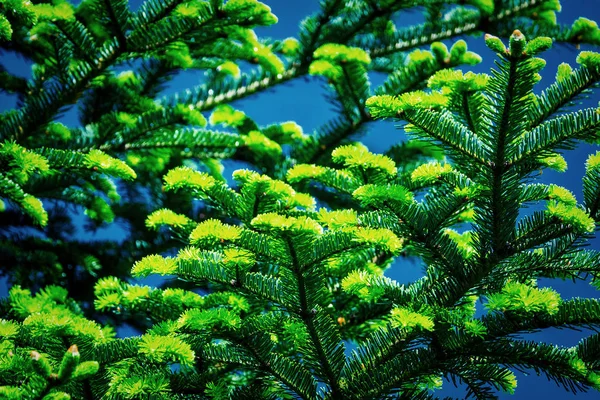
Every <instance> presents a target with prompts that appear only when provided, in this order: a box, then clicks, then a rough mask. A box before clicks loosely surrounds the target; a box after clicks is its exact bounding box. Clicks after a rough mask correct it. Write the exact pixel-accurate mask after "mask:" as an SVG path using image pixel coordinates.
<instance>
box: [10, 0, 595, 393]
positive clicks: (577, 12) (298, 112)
mask: <svg viewBox="0 0 600 400" xmlns="http://www.w3.org/2000/svg"><path fill="white" fill-rule="evenodd" d="M263 2H265V3H266V4H268V5H269V6H271V8H272V10H273V12H274V13H275V15H277V16H278V18H279V22H278V23H277V24H276V25H274V26H271V27H267V28H259V29H257V33H258V34H259V36H261V37H264V36H270V37H273V38H276V39H283V38H286V37H290V36H296V35H297V32H298V25H299V23H300V21H301V20H302V19H303V18H304V17H305V16H307V15H309V14H310V13H312V12H315V11H317V9H318V1H317V0H296V1H290V0H263ZM134 3H135V4H134ZM562 3H563V7H564V11H563V12H561V13H560V14H559V21H560V22H562V23H568V24H570V23H572V22H573V21H574V20H575V19H576V18H577V17H579V16H584V17H587V18H590V19H593V20H596V21H600V0H563V2H562ZM137 4H139V2H137V1H136V2H133V3H132V8H137ZM418 18H419V16H418V14H417V13H414V12H413V13H407V14H406V15H403V16H400V19H399V20H400V21H410V20H413V21H414V19H417V20H418ZM466 40H467V42H468V44H469V48H470V50H473V51H476V52H478V53H479V54H480V55H482V56H483V58H484V62H483V63H482V64H480V65H478V66H476V67H474V68H470V69H471V70H474V71H477V72H488V71H489V69H490V68H491V67H492V66H493V60H494V55H493V53H491V51H489V50H488V49H487V48H486V47H485V46H484V44H483V38H482V37H481V36H478V37H467V38H466ZM583 49H593V48H589V47H585V46H584V47H583V48H582V50H583ZM595 50H598V49H595ZM578 52H579V50H576V49H575V48H573V47H572V46H564V45H558V46H555V47H554V48H553V49H551V50H550V51H548V52H546V53H545V54H544V57H545V59H546V60H547V62H548V63H547V67H546V69H545V72H543V73H542V76H543V79H542V81H541V82H540V84H539V87H540V89H541V88H544V87H545V86H547V85H549V84H550V83H551V82H552V80H553V77H554V74H555V72H556V67H557V66H558V64H560V63H562V62H567V63H569V64H571V65H573V66H575V58H576V56H577V54H578ZM0 56H1V62H2V64H3V65H4V66H5V67H7V68H8V69H9V70H10V71H18V74H19V75H21V76H29V71H30V68H29V66H28V64H27V63H26V62H24V61H23V60H20V59H18V58H16V57H14V55H11V54H0ZM467 69H468V68H467ZM201 79H202V76H201V75H200V74H199V73H185V74H182V75H181V76H180V77H179V78H176V79H175V80H174V81H173V82H172V84H171V85H170V86H169V87H168V88H167V90H166V92H165V93H169V94H171V93H176V92H179V91H182V90H184V89H186V88H188V87H191V86H194V85H196V84H198V83H199V82H200V81H201ZM326 93H327V89H326V87H325V86H324V84H323V82H322V80H320V79H318V78H312V77H308V78H300V79H296V80H294V81H292V82H289V83H286V84H283V85H279V86H277V87H275V88H273V89H271V90H269V91H266V92H262V93H260V94H258V95H255V96H251V97H249V98H246V99H242V100H238V101H236V102H234V103H233V104H232V105H233V106H234V107H236V108H239V109H241V110H243V111H244V112H246V114H247V115H248V116H250V117H251V118H253V119H254V120H255V121H257V123H258V124H259V125H266V124H270V123H274V122H283V121H288V120H292V121H296V122H297V123H298V124H300V125H301V126H303V128H304V131H305V132H313V131H314V130H315V129H317V128H318V127H319V126H320V125H321V124H323V123H325V122H327V121H328V120H329V119H331V118H333V117H335V113H333V112H332V110H331V108H332V107H331V105H330V104H328V103H327V102H326V100H325V95H326ZM14 100H15V99H14V97H13V96H7V95H3V94H0V111H3V110H6V109H10V108H12V107H14V105H15V101H14ZM599 100H600V95H599V94H598V92H597V91H596V92H594V93H593V95H592V96H591V97H590V99H588V100H586V101H585V105H586V106H590V107H591V106H595V105H597V104H598V101H599ZM61 120H62V121H63V122H64V123H66V124H68V125H70V126H75V125H77V120H76V115H75V113H73V112H67V113H66V114H65V116H64V117H63V118H62V119H61ZM403 139H404V135H403V134H402V132H401V131H400V130H398V129H397V128H396V127H395V126H394V123H393V122H391V121H378V122H374V123H371V124H369V125H368V129H367V130H366V133H365V134H364V135H363V136H362V137H361V140H362V141H363V142H364V143H365V144H366V145H367V146H368V147H369V149H370V150H371V151H374V152H383V151H385V150H386V149H387V148H389V147H390V146H391V145H392V144H394V143H396V142H398V141H401V140H403ZM598 148H599V147H598V146H591V145H581V146H579V147H578V148H577V149H576V150H573V151H570V152H567V153H566V159H567V162H568V164H569V168H568V170H567V172H566V173H563V174H559V173H555V172H552V171H545V172H544V173H543V174H542V176H541V182H545V183H550V182H552V183H556V184H559V185H562V186H565V187H566V188H568V189H570V190H571V191H572V192H573V193H575V195H576V197H577V198H578V200H580V201H581V200H582V190H581V177H582V176H583V173H584V165H585V159H586V158H587V156H588V155H589V154H591V153H593V152H595V151H596V150H598ZM232 167H233V166H232ZM231 169H233V168H231ZM100 235H106V236H115V235H116V236H122V235H123V231H122V230H119V229H118V227H117V228H116V229H106V230H104V231H101V232H100ZM123 238H124V237H123ZM592 248H595V249H600V240H598V239H596V240H595V241H594V242H593V243H592ZM421 274H422V266H421V265H419V264H417V263H396V264H395V265H393V266H392V268H391V269H390V270H389V271H388V276H390V277H392V278H394V279H396V280H398V281H400V282H410V281H413V280H414V279H416V278H418V277H419V276H421ZM541 285H543V286H548V285H552V286H553V287H555V288H556V289H557V290H558V291H559V292H560V293H561V295H562V297H563V298H567V299H568V298H572V297H577V296H579V297H596V296H597V292H596V291H595V290H594V289H593V288H592V287H591V286H590V285H589V284H588V283H587V282H579V283H577V284H574V283H572V282H562V281H556V280H553V281H549V280H544V281H542V282H541ZM2 286H3V282H0V295H3V293H6V288H2ZM122 333H123V334H127V333H128V332H122ZM588 334H589V332H588V331H586V332H577V331H570V330H549V331H544V332H541V333H535V334H529V335H524V337H525V338H527V339H528V340H542V341H546V342H550V343H556V344H560V345H569V346H570V345H575V344H576V343H577V342H578V341H579V339H580V338H581V337H584V336H587V335H588ZM517 377H518V379H519V386H518V388H517V392H516V394H515V395H513V396H508V395H506V396H505V395H501V398H507V399H509V398H512V399H527V398H530V397H536V398H538V397H549V398H552V399H570V398H577V399H600V394H599V393H597V392H596V393H594V392H591V393H587V394H580V395H577V396H576V397H575V396H573V395H571V394H568V393H566V392H564V391H563V390H562V389H559V388H558V387H557V386H556V385H555V384H554V383H551V382H548V381H547V380H546V378H544V377H536V376H527V377H524V376H523V375H522V374H520V373H517ZM441 394H444V395H450V396H455V397H459V398H460V397H462V396H463V394H464V390H463V389H454V388H452V385H451V384H450V383H445V384H444V390H443V392H442V393H441Z"/></svg>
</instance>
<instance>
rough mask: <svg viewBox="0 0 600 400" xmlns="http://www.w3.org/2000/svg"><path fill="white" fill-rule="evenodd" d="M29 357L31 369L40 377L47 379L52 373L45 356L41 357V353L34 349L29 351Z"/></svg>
mask: <svg viewBox="0 0 600 400" xmlns="http://www.w3.org/2000/svg"><path fill="white" fill-rule="evenodd" d="M30 357H31V364H32V366H33V370H34V371H35V372H37V373H38V374H39V375H40V376H41V377H42V378H44V379H48V378H49V377H50V375H51V374H52V367H50V364H48V361H47V360H46V358H45V357H42V355H41V354H40V353H38V352H37V351H35V350H34V351H32V352H31V353H30Z"/></svg>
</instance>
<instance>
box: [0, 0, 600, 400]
mask: <svg viewBox="0 0 600 400" xmlns="http://www.w3.org/2000/svg"><path fill="white" fill-rule="evenodd" d="M1 4H3V5H4V6H3V7H2V8H0V11H1V12H2V14H0V49H8V50H12V51H17V52H20V53H21V54H23V55H24V56H26V57H29V58H30V59H32V60H33V61H34V62H35V64H34V67H33V77H32V79H31V80H29V81H26V80H23V79H21V78H18V77H15V76H13V75H11V74H10V73H8V72H7V71H5V70H4V69H0V74H2V75H0V76H1V77H2V79H0V87H1V89H2V90H5V91H10V92H15V93H18V95H19V101H20V103H19V108H17V109H16V110H13V111H9V112H7V113H5V114H3V115H1V116H0V140H2V143H1V145H0V179H1V183H0V188H1V190H2V192H1V197H2V199H4V200H6V204H5V206H4V207H5V209H4V210H3V212H2V214H1V215H2V221H1V222H0V226H1V228H0V229H1V230H2V236H1V241H0V250H1V251H2V271H3V273H4V274H6V275H8V276H9V277H10V280H11V283H13V286H12V288H11V290H10V294H9V297H8V298H7V299H5V300H4V301H3V302H2V303H1V304H0V309H2V312H3V315H5V316H4V317H3V318H4V319H1V320H0V340H1V341H0V385H2V386H0V395H1V396H4V397H5V398H22V399H63V398H64V399H66V398H75V399H79V398H81V399H95V398H106V399H138V398H174V399H175V398H190V399H191V398H198V399H204V398H208V399H211V398H212V399H226V398H233V399H244V398H247V399H261V398H266V399H278V398H303V399H320V398H329V399H378V398H390V397H397V398H406V399H421V398H422V399H426V398H435V394H436V393H435V391H434V390H435V389H437V388H439V387H440V386H441V384H442V378H443V377H447V378H450V379H452V380H454V381H460V382H463V383H464V384H465V385H466V386H467V390H468V395H472V396H474V397H475V398H494V397H495V396H496V393H497V391H503V392H508V393H513V392H514V390H515V387H516V378H515V375H514V373H513V372H512V370H514V369H526V370H533V371H536V372H538V373H543V374H545V375H546V376H548V377H549V378H550V379H552V380H554V381H555V382H556V383H557V384H559V385H560V386H562V387H564V388H565V389H566V390H569V391H574V392H575V391H579V390H588V389H600V377H599V375H598V374H600V364H599V359H600V358H599V356H598V355H599V354H600V340H599V339H598V335H592V336H590V337H588V338H586V339H584V340H583V341H581V342H580V344H579V345H577V346H575V347H571V348H564V347H558V346H553V345H549V344H545V343H535V342H528V341H524V340H520V339H517V338H515V334H517V333H522V332H531V331H535V330H539V329H543V328H549V327H572V328H577V327H588V326H592V327H597V326H598V325H600V303H599V302H598V300H596V299H573V300H562V299H561V298H560V295H559V294H558V293H557V292H555V291H554V290H552V289H548V288H539V287H538V285H537V280H538V279H539V278H543V277H556V278H579V277H583V276H585V275H588V274H589V275H591V276H593V277H594V279H595V277H596V274H598V265H599V264H600V253H599V252H598V251H595V250H584V249H583V248H582V246H583V245H584V244H585V243H586V241H588V240H589V239H590V238H592V237H593V236H594V232H595V231H596V230H597V227H598V222H599V221H600V154H599V153H596V154H594V155H591V156H590V157H589V159H588V160H587V162H586V174H585V176H584V177H583V188H584V202H583V204H578V203H577V201H576V199H575V197H574V196H573V195H572V194H571V193H570V192H569V191H568V190H566V189H564V188H562V187H560V186H557V185H545V184H540V183H535V182H534V178H535V173H536V171H538V170H539V169H543V168H553V169H556V170H559V171H560V170H564V169H565V167H566V163H565V161H564V159H563V158H562V155H561V153H560V151H561V150H564V149H570V148H572V147H573V146H574V145H575V144H576V143H578V142H580V141H587V142H594V143H597V142H598V140H599V139H600V137H599V133H598V132H600V116H599V115H600V114H599V111H598V109H584V110H577V111H570V110H567V109H566V107H567V106H569V105H572V104H573V102H574V101H576V100H577V99H578V98H579V97H580V96H581V95H582V94H585V93H586V92H587V91H588V90H589V89H590V88H594V87H595V86H596V85H597V83H598V82H599V81H600V55H599V54H598V53H594V52H582V53H581V54H580V56H579V58H578V63H579V67H578V68H576V69H572V68H571V67H569V66H568V65H562V66H561V67H560V68H559V71H558V73H557V76H556V82H555V83H553V84H552V85H550V86H549V87H547V88H546V90H545V91H543V92H542V93H541V94H535V93H534V91H533V88H534V85H535V84H536V83H537V81H538V80H539V74H538V73H539V71H540V70H541V69H542V68H543V67H544V65H545V63H544V60H543V59H542V58H538V56H539V55H541V54H542V53H543V51H545V50H547V49H548V48H549V47H550V46H551V45H552V41H553V40H552V39H550V37H552V38H553V39H554V40H555V41H559V42H565V43H571V44H579V43H591V44H599V43H600V30H599V29H598V27H597V25H596V24H595V23H593V22H591V21H589V20H586V19H583V18H582V19H579V20H578V21H576V22H575V23H574V24H573V26H570V27H565V26H560V25H558V24H557V23H556V17H555V11H557V10H558V9H559V7H560V5H559V4H558V2H557V1H554V0H550V1H527V0H518V1H515V0H511V1H503V0H501V1H486V0H472V1H456V2H448V1H433V0H429V1H379V2H375V1H339V0H328V1H322V3H321V11H320V12H319V13H318V14H316V15H314V16H312V17H309V18H307V19H306V20H305V21H304V22H303V24H302V26H301V29H300V33H299V36H298V39H297V40H296V39H293V38H290V39H286V40H284V41H274V40H268V39H259V38H258V37H257V36H256V35H255V34H254V32H253V31H252V30H251V29H252V28H253V27H255V26H260V25H269V24H272V23H274V22H275V21H276V18H275V16H274V15H273V14H272V13H271V12H270V9H269V8H268V7H267V6H266V5H264V4H262V3H260V2H258V1H255V0H229V1H226V2H223V1H221V0H211V1H199V0H194V1H186V2H181V1H154V0H149V1H147V2H146V3H144V4H143V5H142V6H141V8H140V9H139V10H138V11H136V12H132V11H131V10H130V9H129V7H128V4H127V3H126V2H124V1H121V0H102V1H99V0H89V1H87V0H86V1H84V2H82V3H81V4H80V5H79V6H77V7H74V6H72V5H70V4H69V3H66V2H62V1H60V0H57V1H56V2H53V3H52V4H49V3H37V2H36V3H29V2H21V1H17V0H15V1H13V0H11V1H8V2H5V3H1ZM414 7H421V9H423V10H424V11H425V17H426V18H425V22H424V23H423V24H419V25H415V26H412V27H408V28H402V27H396V26H395V25H394V23H393V22H391V21H392V19H391V17H392V16H393V15H395V14H396V13H397V12H399V11H402V10H405V9H410V8H414ZM515 28H519V30H514V29H515ZM481 32H485V33H487V35H486V36H485V41H486V43H487V45H488V47H490V48H491V49H492V50H494V51H495V52H496V53H497V55H498V62H497V69H496V70H494V71H492V73H491V75H486V74H473V73H470V72H469V73H462V72H461V71H459V70H456V69H455V67H458V66H461V65H465V64H467V65H469V64H476V63H478V62H479V61H480V58H479V56H478V55H476V54H475V53H472V52H470V51H468V50H467V47H466V43H465V42H464V41H462V40H458V41H454V43H453V44H452V46H451V47H450V49H448V47H447V46H446V45H445V44H443V43H441V42H439V40H444V39H448V38H453V37H456V36H459V35H462V34H465V33H481ZM499 37H503V38H506V40H504V41H503V40H502V39H500V38H499ZM505 43H508V45H506V44H505ZM423 45H429V46H430V49H429V50H424V49H418V48H419V47H421V46H423ZM243 62H248V63H250V64H258V67H250V68H249V70H248V71H246V68H245V67H243V65H244V63H243ZM240 65H242V68H240ZM123 67H126V68H131V69H130V70H125V71H123V72H118V71H119V70H122V69H123ZM185 69H197V70H202V71H205V72H206V74H205V75H206V82H205V83H204V84H202V85H200V86H199V87H196V88H193V89H192V90H190V91H188V92H186V93H183V94H178V95H175V96H171V97H160V95H161V90H162V88H163V86H164V84H165V83H167V82H168V81H169V79H170V78H171V77H172V76H173V75H174V74H176V73H177V72H179V71H181V70H185ZM242 70H244V72H243V73H242ZM370 71H379V72H384V73H386V74H388V78H387V80H386V81H385V82H384V83H383V84H382V85H381V86H380V87H378V88H375V89H374V90H373V89H372V88H371V84H370V81H369V77H368V73H369V72H370ZM305 74H312V75H317V76H321V77H323V78H324V79H325V80H326V81H327V83H328V85H329V86H330V88H331V90H332V92H331V93H332V102H334V104H336V105H337V107H338V111H339V117H338V118H337V119H335V120H333V121H331V122H330V123H328V124H326V125H325V126H323V127H322V128H320V129H318V130H317V133H316V134H314V135H307V134H305V133H303V132H302V129H301V128H300V127H299V126H298V125H296V124H295V123H293V122H283V123H274V124H272V125H268V126H262V127H261V126H258V124H256V122H255V121H253V120H252V119H251V117H250V116H247V115H245V114H244V113H243V112H241V111H239V110H236V109H234V108H232V107H231V106H229V105H228V104H227V103H229V102H231V101H233V100H235V99H238V98H241V97H244V96H247V95H251V94H253V93H256V92H258V91H261V90H265V89H268V88H271V87H273V86H274V85H277V84H279V83H282V82H286V81H288V80H290V79H293V78H296V77H299V76H302V75H305ZM74 105H77V106H78V108H79V115H80V121H81V124H82V127H66V126H64V125H62V124H60V123H59V122H57V121H56V120H57V118H58V116H59V115H60V113H61V112H64V111H65V110H66V109H67V108H68V107H73V106H74ZM209 110H210V111H211V113H210V116H209V119H208V121H207V120H206V117H205V115H204V114H202V112H204V111H209ZM206 116H208V115H206ZM383 117H387V118H394V119H399V120H402V121H405V122H406V123H408V125H405V126H404V130H405V131H406V132H407V133H409V134H410V135H411V137H412V139H411V140H410V141H408V142H406V143H402V144H399V145H397V146H395V147H394V148H393V149H392V150H390V151H389V152H388V153H387V154H386V155H378V154H373V153H371V152H369V151H368V149H367V148H365V147H364V146H363V145H361V144H360V143H356V142H353V141H352V140H350V136H352V135H354V134H355V133H357V132H360V130H361V129H362V128H363V127H364V126H365V124H368V123H369V122H371V121H373V120H374V119H378V118H383ZM207 124H210V125H211V126H213V127H211V128H210V129H208V128H206V126H207ZM217 125H221V126H223V127H224V129H225V130H223V131H220V130H217V129H216V128H214V126H217ZM223 159H233V160H239V161H245V162H248V163H250V164H251V165H252V166H253V167H254V168H255V169H256V171H249V170H238V171H236V172H235V173H234V176H233V178H234V181H235V182H234V183H231V184H229V183H227V181H226V180H225V178H224V176H223V174H222V165H221V163H220V160H223ZM42 201H43V202H42ZM539 202H545V203H544V204H545V209H544V210H543V211H539V212H535V213H533V214H531V215H527V216H525V217H522V218H521V217H520V214H519V213H520V211H521V210H522V208H523V207H524V206H525V205H527V204H531V203H539ZM317 204H318V205H319V207H317ZM70 205H77V206H79V207H80V209H81V208H83V209H84V210H85V214H86V215H87V217H88V218H89V226H88V228H89V229H94V228H95V227H97V226H100V225H102V224H108V223H111V222H113V221H114V220H115V219H120V220H123V221H127V224H128V226H129V227H130V231H131V232H130V234H131V237H130V238H129V239H128V242H127V244H126V245H125V246H122V245H121V244H120V243H117V242H114V241H106V242H103V243H100V244H98V243H94V244H90V243H85V242H82V241H78V240H74V239H73V238H72V237H70V235H69V233H70V231H72V229H73V221H71V219H72V218H73V215H72V213H69V212H68V209H66V208H65V206H70ZM32 232H34V233H32ZM403 255H412V256H416V257H419V258H421V259H422V260H423V262H424V264H425V265H426V274H425V276H424V277H423V278H421V279H419V280H417V281H415V282H413V283H411V284H408V285H399V284H397V283H396V282H394V281H392V280H390V279H389V278H386V277H385V276H384V271H385V270H386V269H387V268H388V267H389V266H390V265H391V264H392V262H393V261H394V260H395V259H396V258H397V257H399V256H403ZM129 272H131V275H132V276H133V277H138V278H139V277H145V276H148V275H151V274H159V275H163V276H173V277H177V278H179V283H178V284H176V285H170V284H169V283H165V284H164V285H163V287H160V288H151V287H149V286H144V285H140V284H138V283H135V282H133V281H132V280H130V279H128V278H129ZM60 286H64V287H60ZM92 287H93V289H92ZM197 289H201V292H202V294H198V293H197V292H198V290H197ZM32 292H33V293H35V294H32ZM92 300H93V307H92V304H91V302H92ZM480 300H481V301H482V304H483V305H484V307H485V310H486V312H484V313H483V315H480V316H478V315H476V313H475V311H476V304H477V302H478V301H480ZM121 322H129V323H130V324H134V325H135V326H136V327H137V328H138V329H140V330H141V331H142V334H141V335H140V336H137V337H131V338H126V339H118V338H115V333H114V328H115V327H118V326H119V324H120V323H121ZM353 347H354V350H352V352H349V350H351V349H352V348H353Z"/></svg>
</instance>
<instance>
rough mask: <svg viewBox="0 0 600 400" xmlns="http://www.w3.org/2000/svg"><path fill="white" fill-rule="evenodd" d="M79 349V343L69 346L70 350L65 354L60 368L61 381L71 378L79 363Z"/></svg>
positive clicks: (59, 376) (59, 377)
mask: <svg viewBox="0 0 600 400" xmlns="http://www.w3.org/2000/svg"><path fill="white" fill-rule="evenodd" d="M79 358H80V355H79V349H78V348H77V345H75V344H74V345H72V346H71V347H69V350H67V352H66V353H65V355H64V356H63V359H62V361H61V363H60V369H59V370H58V379H60V380H61V381H66V380H69V379H70V378H71V376H72V375H73V372H75V369H76V368H77V365H79Z"/></svg>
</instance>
